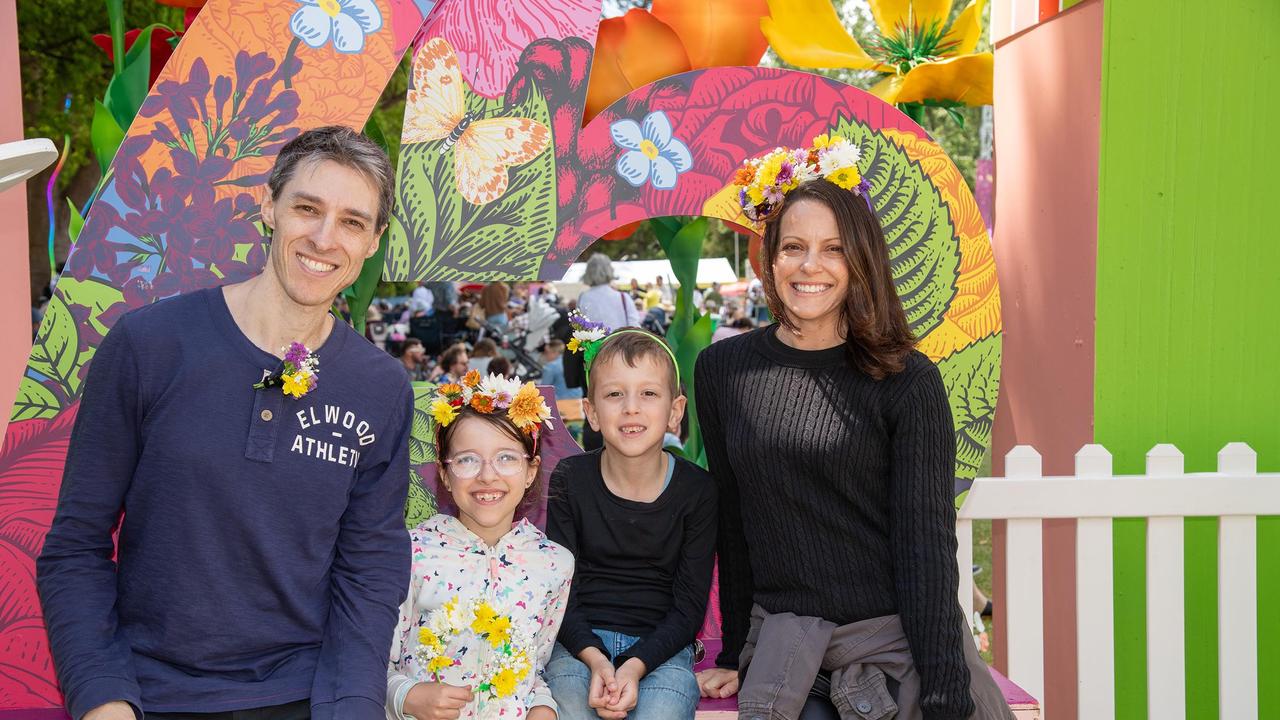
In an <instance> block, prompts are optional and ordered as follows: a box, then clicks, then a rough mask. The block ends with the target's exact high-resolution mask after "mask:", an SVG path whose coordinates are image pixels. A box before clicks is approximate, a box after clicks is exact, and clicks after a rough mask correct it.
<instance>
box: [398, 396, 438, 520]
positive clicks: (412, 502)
mask: <svg viewBox="0 0 1280 720" xmlns="http://www.w3.org/2000/svg"><path fill="white" fill-rule="evenodd" d="M435 389H436V386H435V385H434V384H433V383H424V382H416V383H413V425H412V427H411V429H410V431H409V499H408V501H407V503H406V504H405V508H404V522H405V525H406V526H407V527H409V528H415V527H417V526H418V524H419V523H421V522H422V521H423V520H426V519H427V518H429V517H431V516H432V515H435V514H436V499H435V496H434V495H432V494H431V491H430V490H428V489H427V484H426V482H425V481H424V480H423V479H422V474H421V473H420V472H419V470H420V469H421V468H422V467H424V466H428V465H430V464H432V463H434V462H435V461H436V441H435V432H436V421H435V418H433V417H431V396H432V395H433V394H434V393H435Z"/></svg>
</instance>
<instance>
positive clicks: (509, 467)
mask: <svg viewBox="0 0 1280 720" xmlns="http://www.w3.org/2000/svg"><path fill="white" fill-rule="evenodd" d="M528 460H529V456H528V455H522V454H520V453H518V452H514V451H511V450H500V451H498V454H497V455H494V456H493V457H491V458H489V459H487V460H486V459H485V458H483V457H480V455H479V454H478V453H460V454H458V455H454V456H453V457H451V458H449V459H447V460H445V461H444V464H445V465H448V466H449V469H450V470H452V471H453V474H454V475H457V476H458V477H460V478H462V479H464V480H470V479H471V478H473V477H476V476H477V475H479V474H480V473H481V472H482V471H483V470H484V466H485V465H488V466H489V467H491V468H493V471H494V472H495V473H497V474H499V475H501V476H503V477H512V476H513V475H519V474H520V473H522V472H524V469H525V465H526V463H527V462H528Z"/></svg>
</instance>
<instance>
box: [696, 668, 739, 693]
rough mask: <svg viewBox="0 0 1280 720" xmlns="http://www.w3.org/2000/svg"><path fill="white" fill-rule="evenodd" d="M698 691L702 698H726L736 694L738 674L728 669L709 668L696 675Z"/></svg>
mask: <svg viewBox="0 0 1280 720" xmlns="http://www.w3.org/2000/svg"><path fill="white" fill-rule="evenodd" d="M698 689H699V690H701V691H702V697H706V698H727V697H729V696H730V695H734V694H736V693H737V692H738V672H737V671H736V670H730V669H728V668H710V669H707V670H703V671H702V672H700V673H698Z"/></svg>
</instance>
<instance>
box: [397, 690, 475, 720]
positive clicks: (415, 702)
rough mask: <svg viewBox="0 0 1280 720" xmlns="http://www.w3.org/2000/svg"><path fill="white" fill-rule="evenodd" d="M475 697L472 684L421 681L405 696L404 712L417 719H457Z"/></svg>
mask: <svg viewBox="0 0 1280 720" xmlns="http://www.w3.org/2000/svg"><path fill="white" fill-rule="evenodd" d="M473 697H474V695H472V693H471V686H470V685H468V686H467V687H458V686H457V685H450V684H448V683H439V682H420V683H418V684H417V685H414V686H413V687H412V688H410V689H409V694H408V695H406V696H405V698H404V713H405V714H406V715H412V716H413V717H415V718H417V720H457V719H458V717H460V716H461V715H462V708H464V707H466V706H467V703H469V702H471V699H472V698H473Z"/></svg>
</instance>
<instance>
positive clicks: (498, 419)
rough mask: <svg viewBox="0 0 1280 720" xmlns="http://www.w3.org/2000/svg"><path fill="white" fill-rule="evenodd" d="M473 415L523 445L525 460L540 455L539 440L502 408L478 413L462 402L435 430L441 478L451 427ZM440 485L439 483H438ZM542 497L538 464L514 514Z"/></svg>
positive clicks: (524, 510)
mask: <svg viewBox="0 0 1280 720" xmlns="http://www.w3.org/2000/svg"><path fill="white" fill-rule="evenodd" d="M470 418H476V419H477V420H483V421H485V422H487V423H489V424H490V425H492V426H493V427H494V428H496V429H497V430H499V431H501V432H502V433H503V434H504V435H506V436H507V437H509V438H511V439H512V440H515V441H516V442H518V443H520V447H521V448H523V449H524V454H525V455H528V456H529V462H533V461H534V460H537V459H539V458H540V457H541V455H540V453H541V452H542V444H541V443H538V442H536V441H534V439H533V436H532V435H529V434H527V433H523V432H521V431H520V429H519V428H517V427H516V426H515V425H513V424H512V423H511V421H510V420H508V419H507V414H506V412H501V413H499V412H492V413H482V412H477V411H476V410H474V409H473V408H471V407H470V406H469V405H463V406H462V407H460V408H458V417H456V418H454V420H453V422H451V423H449V427H446V428H442V429H441V430H440V431H439V438H440V442H439V443H438V444H437V450H438V455H437V462H438V463H439V464H440V475H441V477H442V478H443V476H444V473H445V468H446V466H445V464H444V461H445V458H447V457H449V443H450V442H451V441H452V439H453V434H454V431H455V430H457V429H458V426H459V425H461V424H462V421H463V420H467V419H470ZM441 485H443V483H441ZM541 498H542V466H541V464H539V466H538V472H537V473H536V474H535V475H534V476H533V482H532V483H530V485H529V487H528V488H526V489H525V491H524V498H522V499H521V500H520V505H519V506H517V507H516V517H517V518H519V517H522V516H523V515H524V514H526V513H528V512H529V511H530V510H532V509H533V508H535V507H537V505H538V502H539V501H540V500H541Z"/></svg>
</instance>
